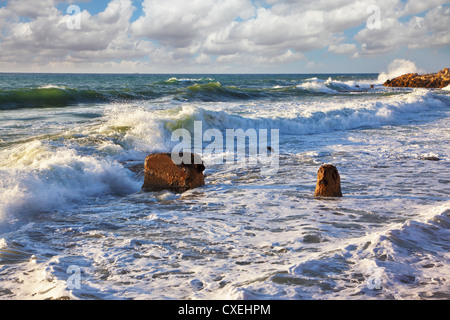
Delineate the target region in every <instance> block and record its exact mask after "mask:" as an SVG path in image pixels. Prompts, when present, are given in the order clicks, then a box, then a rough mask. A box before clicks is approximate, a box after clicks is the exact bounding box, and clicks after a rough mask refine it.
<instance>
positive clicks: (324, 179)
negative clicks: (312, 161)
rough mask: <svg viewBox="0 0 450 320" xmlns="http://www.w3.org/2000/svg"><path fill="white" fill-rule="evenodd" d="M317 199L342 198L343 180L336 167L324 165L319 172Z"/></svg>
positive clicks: (315, 194)
mask: <svg viewBox="0 0 450 320" xmlns="http://www.w3.org/2000/svg"><path fill="white" fill-rule="evenodd" d="M314 196H315V197H342V191H341V178H340V176H339V172H338V170H337V168H336V167H335V166H332V165H329V164H328V165H324V166H321V167H320V168H319V171H318V172H317V185H316V191H315V193H314Z"/></svg>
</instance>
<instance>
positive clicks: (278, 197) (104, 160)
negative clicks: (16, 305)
mask: <svg viewBox="0 0 450 320" xmlns="http://www.w3.org/2000/svg"><path fill="white" fill-rule="evenodd" d="M6 77H9V75H6ZM17 77H18V78H20V77H26V76H25V75H18V76H17ZM52 77H53V75H46V76H42V77H41V78H40V79H41V80H42V81H40V80H39V81H40V82H39V81H37V80H36V83H33V86H32V88H39V89H38V90H44V91H41V92H38V94H37V95H36V94H35V93H36V92H34V93H33V95H31V96H30V97H29V100H28V102H27V103H30V104H31V105H32V106H31V107H30V109H27V108H9V109H7V110H0V112H1V113H2V115H3V116H4V117H3V118H2V120H1V122H2V126H1V127H0V149H1V152H0V200H1V202H0V212H1V222H0V223H1V226H0V274H1V276H2V278H4V279H8V281H4V282H2V287H1V289H0V297H1V299H18V298H23V299H65V298H70V299H409V298H412V299H434V298H437V299H446V298H448V292H449V288H448V277H449V272H450V271H449V269H448V258H449V257H448V255H447V252H448V246H447V243H446V242H447V239H448V225H449V221H448V199H449V193H448V184H449V183H450V178H449V177H448V174H447V171H446V168H447V167H448V161H449V159H450V150H449V145H450V144H449V143H447V142H448V141H449V139H450V131H449V130H448V129H447V128H448V110H449V109H448V107H449V103H450V100H449V96H448V94H447V91H445V90H420V89H404V88H385V87H383V86H381V85H380V84H379V83H377V77H378V75H279V76H274V75H240V76H233V75H214V76H211V78H210V77H209V76H204V75H135V76H130V75H123V76H122V75H114V76H112V75H83V76H80V75H70V76H67V77H66V76H61V75H59V77H60V78H59V79H57V80H55V79H53V78H52ZM172 78H173V79H172ZM80 79H81V80H80ZM53 84H57V85H58V86H61V87H59V88H53V87H46V86H53ZM125 84H126V85H125ZM372 84H374V88H371V85H372ZM299 85H304V87H298V86H299ZM308 86H309V87H308ZM62 87H65V88H66V89H63V88H62ZM307 87H308V88H307ZM69 88H71V89H69ZM5 89H6V92H3V93H4V95H3V98H5V96H8V94H10V93H11V92H16V91H17V88H15V87H14V86H11V87H8V88H5ZM22 89H24V88H22ZM28 89H30V88H25V91H26V90H28ZM45 90H50V91H48V92H47V91H45ZM53 90H54V91H55V92H56V93H55V92H53ZM64 90H66V91H70V90H73V91H71V93H73V94H75V95H79V94H80V93H83V92H84V91H83V90H90V92H91V93H92V94H93V96H87V99H81V98H80V99H79V98H76V99H75V100H74V101H75V102H70V103H67V104H62V105H61V107H55V106H52V107H51V108H49V109H47V107H46V106H45V103H46V101H45V100H39V99H40V95H41V94H42V93H45V94H50V96H51V95H53V94H60V93H61V92H59V91H64ZM19 91H20V90H19ZM23 91H24V90H22V92H20V93H19V96H16V97H14V99H15V98H17V97H18V98H20V99H21V98H22V96H21V95H22V94H24V93H23ZM97 94H101V96H102V97H103V98H102V99H100V100H96V99H93V97H94V96H95V95H97ZM9 97H11V96H9ZM1 98H2V97H0V99H1ZM199 122H200V123H201V124H202V128H203V131H206V130H208V129H217V130H218V131H220V132H222V133H224V132H225V131H226V130H227V129H234V130H236V129H243V130H249V129H254V130H260V129H261V130H262V129H279V132H280V135H279V138H280V141H279V153H280V154H279V168H278V171H277V172H276V173H275V174H274V175H272V176H266V175H263V174H262V172H261V168H258V166H250V165H246V164H239V163H228V162H223V163H219V162H215V161H214V160H215V159H216V158H220V157H224V156H226V155H227V151H226V150H222V151H220V150H219V152H218V153H217V154H215V155H212V156H209V155H207V156H205V164H206V166H207V169H206V171H205V173H206V185H205V186H204V187H203V188H198V189H194V190H190V191H188V192H185V193H182V194H175V193H172V192H168V191H162V192H151V193H144V192H141V190H140V188H141V185H142V183H143V181H142V180H143V177H142V175H139V174H135V173H134V172H132V171H130V170H128V169H127V167H129V166H131V165H134V164H139V165H141V166H142V164H143V162H144V159H145V157H146V156H147V155H148V154H149V153H153V152H169V151H170V150H171V149H172V148H173V147H174V145H176V144H178V142H179V141H172V139H171V138H172V134H173V133H174V132H175V131H176V130H177V129H187V131H188V132H189V133H190V134H191V135H192V136H194V126H195V124H196V123H197V124H198V123H199ZM209 143H211V141H210V140H204V141H203V147H206V146H208V145H209ZM324 163H332V164H334V165H336V166H337V168H338V169H339V172H340V175H341V180H342V189H343V193H344V196H343V197H342V198H340V199H330V200H323V199H315V198H314V196H313V194H314V188H315V183H316V179H317V170H318V168H319V167H320V165H322V164H324Z"/></svg>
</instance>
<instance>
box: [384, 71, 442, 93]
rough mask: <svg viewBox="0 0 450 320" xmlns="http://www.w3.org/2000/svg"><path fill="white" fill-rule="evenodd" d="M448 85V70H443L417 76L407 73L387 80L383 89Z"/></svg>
mask: <svg viewBox="0 0 450 320" xmlns="http://www.w3.org/2000/svg"><path fill="white" fill-rule="evenodd" d="M448 85H450V70H449V68H444V69H443V70H441V71H439V72H438V73H432V74H425V75H419V74H417V73H408V74H404V75H402V76H400V77H397V78H394V79H391V80H387V81H386V82H385V83H384V84H383V86H385V87H410V88H444V87H446V86H448Z"/></svg>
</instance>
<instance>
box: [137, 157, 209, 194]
mask: <svg viewBox="0 0 450 320" xmlns="http://www.w3.org/2000/svg"><path fill="white" fill-rule="evenodd" d="M189 156H190V158H191V161H190V163H188V164H185V163H183V162H182V163H181V164H179V165H177V164H175V163H174V161H173V160H172V158H171V154H170V153H157V154H151V155H149V156H147V158H146V159H145V167H144V184H143V185H142V190H144V191H147V192H150V191H162V190H171V191H175V192H184V191H187V190H190V189H193V188H197V187H201V186H203V185H205V179H204V175H203V171H204V170H205V166H204V165H203V161H202V160H201V159H200V157H199V156H198V155H196V154H193V153H192V154H190V155H188V157H189ZM197 157H198V158H197ZM194 160H197V161H194Z"/></svg>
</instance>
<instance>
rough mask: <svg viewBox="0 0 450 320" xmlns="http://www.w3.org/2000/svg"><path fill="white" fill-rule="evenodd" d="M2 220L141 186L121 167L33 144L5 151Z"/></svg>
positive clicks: (0, 187) (1, 182) (0, 186)
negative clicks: (7, 154)
mask: <svg viewBox="0 0 450 320" xmlns="http://www.w3.org/2000/svg"><path fill="white" fill-rule="evenodd" d="M2 153H3V156H5V155H6V153H9V157H5V158H6V159H5V158H3V159H2V160H3V167H2V169H0V177H1V179H0V195H1V198H2V199H3V201H2V202H1V204H0V216H2V217H10V218H14V216H15V215H16V214H28V213H33V212H39V211H51V210H54V209H57V208H62V207H64V206H66V205H70V204H71V203H73V202H76V201H80V200H82V199H84V198H86V197H96V196H104V195H107V194H127V193H131V192H136V191H138V190H139V188H140V186H139V184H138V183H137V181H134V180H133V178H132V176H131V175H130V174H129V172H128V170H126V169H124V168H123V167H122V165H120V164H119V163H117V162H115V161H112V160H108V159H97V158H95V157H94V156H81V155H79V154H77V153H76V152H75V151H74V150H70V149H64V148H61V149H53V148H52V147H50V146H48V145H46V144H44V143H42V142H39V141H33V142H30V143H28V144H23V145H20V146H19V147H17V148H12V149H10V150H4V151H2Z"/></svg>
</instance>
